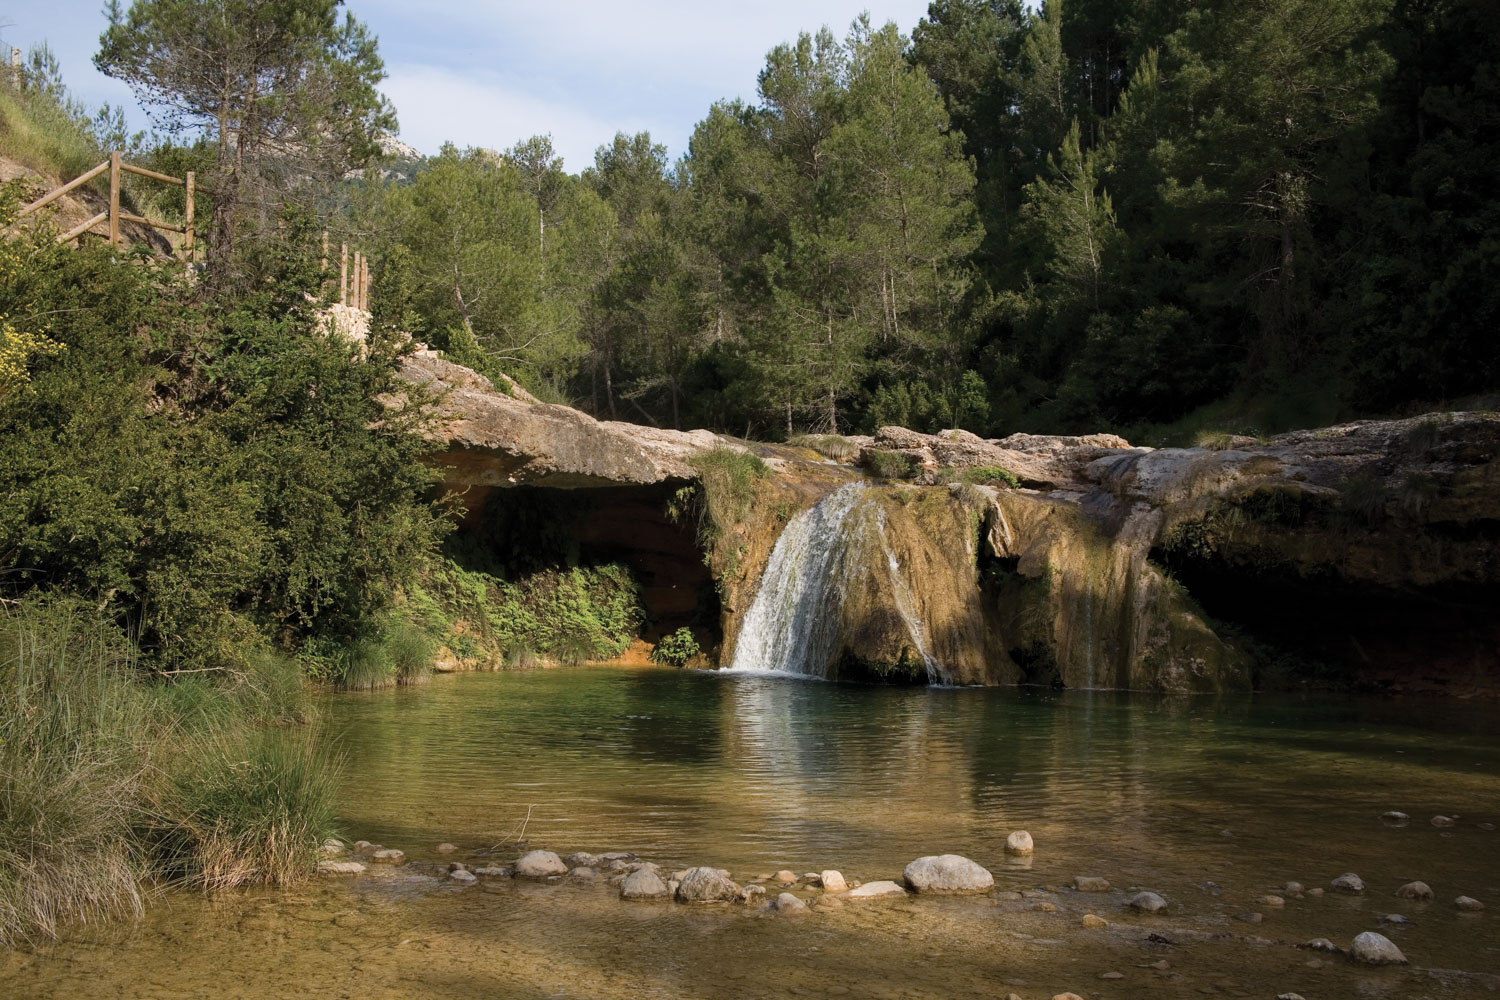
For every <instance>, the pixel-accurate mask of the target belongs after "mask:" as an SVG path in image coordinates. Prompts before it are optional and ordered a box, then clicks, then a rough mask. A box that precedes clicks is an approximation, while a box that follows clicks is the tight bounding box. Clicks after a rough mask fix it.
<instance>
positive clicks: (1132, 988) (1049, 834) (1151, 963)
mask: <svg viewBox="0 0 1500 1000" xmlns="http://www.w3.org/2000/svg"><path fill="white" fill-rule="evenodd" d="M326 709H327V716H328V722H327V725H328V728H329V730H330V734H331V735H332V736H334V737H335V738H337V739H338V740H339V741H340V743H341V745H342V747H343V750H344V752H345V754H346V756H347V758H348V763H347V774H346V778H345V784H344V789H343V810H342V811H343V822H344V826H345V832H346V833H347V834H348V835H350V836H353V837H364V838H368V839H371V840H376V841H380V842H382V843H384V844H386V845H387V846H393V847H401V848H403V849H405V850H406V851H407V852H408V854H409V855H410V856H411V857H412V858H413V859H414V860H416V861H417V862H418V863H417V864H413V865H408V866H405V867H403V868H398V869H390V868H384V867H380V866H377V868H376V870H374V871H373V872H372V873H371V874H370V875H368V876H362V877H359V878H356V879H328V880H323V881H319V882H316V883H314V884H313V885H311V886H309V887H307V888H306V889H303V890H298V891H296V892H291V893H275V892H252V893H234V894H228V895H226V896H224V897H220V898H218V899H215V900H204V899H202V898H201V897H197V896H186V895H168V896H166V897H165V898H163V899H160V900H158V901H157V902H156V903H155V904H154V905H153V906H152V907H151V908H150V910H149V911H148V913H147V916H146V918H145V919H144V920H142V921H140V922H136V923H126V924H119V925H111V926H108V927H103V928H81V929H74V930H72V931H70V932H69V934H68V935H67V936H66V937H65V939H64V940H63V941H62V942H60V943H58V944H56V945H51V946H47V947H44V948H39V949H35V950H31V951H19V952H15V953H10V954H0V996H3V997H10V996H17V997H23V996H24V997H37V998H54V997H55V998H62V997H76V996H91V997H93V996H101V997H102V996H109V997H152V998H165V997H213V998H228V997H235V998H238V997H245V998H260V997H303V996H357V997H362V998H363V997H391V998H397V997H424V998H425V997H454V998H463V1000H471V998H473V1000H477V998H480V997H524V998H532V997H535V998H541V997H578V998H583V997H588V998H591V1000H598V998H611V1000H613V998H621V1000H623V998H627V997H628V998H632V1000H633V998H635V997H641V996H651V997H672V998H677V997H756V998H760V997H783V996H788V995H798V996H803V995H812V996H851V995H852V996H861V997H865V996H870V997H882V998H902V1000H919V998H920V1000H938V998H943V1000H948V998H955V997H975V998H978V997H994V996H1004V995H1006V994H1007V993H1008V992H1011V991H1012V990H1014V991H1015V992H1016V993H1018V994H1019V995H1021V996H1022V997H1024V998H1026V1000H1032V998H1037V997H1040V998H1046V997H1051V996H1053V995H1054V994H1056V993H1060V992H1063V991H1064V990H1072V991H1074V992H1076V993H1079V994H1080V995H1082V996H1085V997H1087V998H1088V1000H1126V998H1134V997H1139V996H1147V995H1149V996H1153V997H1170V998H1196V997H1200V996H1206V995H1212V996H1225V997H1243V998H1251V997H1269V996H1276V995H1278V994H1279V993H1283V992H1289V991H1295V992H1298V993H1301V994H1302V995H1303V996H1306V997H1308V998H1309V1000H1317V998H1319V997H1325V998H1331V997H1355V996H1358V997H1371V998H1390V1000H1396V998H1406V997H1434V998H1437V997H1442V998H1450V997H1451V998H1469V997H1477V996H1496V995H1500V932H1497V929H1496V924H1495V921H1496V920H1497V919H1500V912H1497V911H1500V833H1497V832H1495V831H1492V830H1485V829H1483V828H1482V827H1481V824H1488V823H1500V815H1497V813H1500V735H1497V732H1496V727H1495V726H1494V725H1493V723H1492V722H1491V719H1493V718H1494V714H1495V713H1494V710H1493V708H1492V707H1490V706H1465V705H1461V704H1455V703H1451V702H1427V703H1423V702H1405V703H1391V702H1355V701H1334V700H1329V699H1327V698H1319V699H1316V700H1307V701H1298V700H1289V699H1259V698H1257V699H1251V698H1238V699H1222V700H1203V699H1196V700H1166V701H1163V700H1156V699H1149V698H1139V697H1129V696H1122V695H1115V694H1104V693H1077V694H1075V693H1068V694H1063V695H1055V694H1035V693H1025V692H1021V693H1018V692H1014V691H1002V690H979V689H963V690H951V689H950V690H942V689H895V688H872V687H855V686H840V685H830V684H824V683H821V682H817V681H808V680H799V679H794V678H787V677H767V676H756V675H724V674H708V673H703V674H700V673H691V672H677V671H667V670H623V669H611V668H590V669H583V670H566V671H565V670H556V671H537V672H532V673H515V674H470V675H457V676H448V677H438V678H436V679H434V680H433V682H432V683H431V684H429V685H426V686H424V687H421V688H417V689H412V690H395V691H384V692H375V693H371V694H365V695H340V696H333V697H330V698H329V699H328V701H327V704H326ZM528 805H529V806H531V807H532V809H531V816H530V819H529V821H528V822H527V826H526V840H527V841H528V842H529V845H530V846H533V847H546V848H551V849H556V850H558V851H560V852H566V851H570V850H574V849H592V850H608V849H626V850H633V851H636V852H638V853H640V854H641V855H642V856H643V857H646V858H648V859H651V860H655V861H658V862H661V863H663V864H669V865H677V864H684V865H685V864H690V863H706V864H714V865H719V866H723V867H727V868H730V869H731V870H732V871H733V873H734V875H735V876H736V877H737V878H741V879H743V878H746V877H749V876H753V875H756V874H759V873H763V872H769V871H773V870H775V869H777V868H780V867H790V868H792V869H794V870H796V871H798V872H802V871H808V870H817V869H821V868H825V867H837V868H840V869H842V870H843V871H844V872H845V873H846V874H848V875H850V876H852V877H855V878H860V879H863V880H865V881H869V880H872V879H877V878H889V877H899V875H900V871H901V869H902V867H903V866H904V865H905V863H906V862H907V861H909V860H911V859H912V858H914V857H917V856H919V855H922V854H928V853H939V852H949V851H951V852H955V853H961V854H966V855H969V856H970V857H973V858H975V859H976V860H978V861H980V862H981V863H982V864H984V865H986V866H987V867H989V868H991V869H992V870H993V871H994V872H995V875H996V881H997V888H998V889H999V890H1000V891H999V892H997V893H996V894H995V895H994V896H991V897H984V898H979V899H958V898H953V899H928V898H913V899H908V900H903V901H898V902H894V903H871V904H865V905H862V906H861V905H850V906H847V907H845V908H843V909H838V910H834V911H832V912H828V913H825V912H822V911H821V908H819V909H818V910H817V911H815V912H814V913H812V914H809V915H807V916H806V917H803V918H778V917H774V916H769V915H766V914H763V913H756V912H753V911H751V910H748V909H746V908H743V907H710V908H695V907H687V906H668V905H656V906H651V905H644V906H643V905H630V904H626V903H622V902H621V901H619V900H618V899H617V898H616V894H615V891H614V890H613V888H612V887H610V886H607V885H604V884H599V883H594V884H580V883H574V882H572V881H571V880H569V881H565V882H563V883H561V884H558V885H546V884H538V883H529V882H523V881H519V880H518V881H510V880H498V881H485V882H482V883H481V884H479V885H477V886H475V887H472V888H467V889H465V888H459V887H457V886H454V885H451V884H447V883H445V882H443V881H441V880H439V879H438V878H435V877H433V875H432V874H431V869H430V868H428V867H426V866H424V865H423V864H421V862H422V861H424V860H426V859H431V858H435V857H436V855H435V854H433V848H434V847H435V845H436V844H438V843H439V842H441V841H445V840H448V841H452V842H454V843H456V844H458V845H459V846H460V849H461V851H460V854H459V855H457V856H458V857H462V858H467V859H471V860H478V857H477V856H476V855H477V852H480V851H482V850H484V849H486V848H488V847H490V846H491V845H493V844H495V843H497V842H498V841H500V840H502V839H503V838H505V837H506V836H507V834H511V833H513V832H514V831H515V829H516V827H517V826H518V824H519V823H520V821H521V820H522V818H523V817H525V815H526V811H527V807H528ZM1387 809H1401V810H1404V811H1405V812H1408V813H1410V814H1411V816H1412V823H1411V824H1410V825H1409V826H1407V827H1405V828H1399V829H1392V828H1389V827H1386V826H1385V825H1384V824H1382V823H1381V821H1380V819H1379V816H1380V814H1381V813H1382V812H1384V811H1385V810H1387ZM1435 813H1445V814H1449V815H1452V814H1458V815H1459V816H1460V817H1461V818H1460V819H1459V821H1458V825H1457V826H1455V827H1454V828H1452V829H1449V830H1439V829H1436V828H1434V827H1432V826H1431V825H1430V822H1429V819H1430V817H1431V816H1432V815H1433V814H1435ZM1017 828H1026V829H1028V830H1030V831H1031V832H1032V834H1033V835H1034V836H1035V838H1036V842H1037V853H1036V855H1035V857H1034V858H1033V859H1032V860H1031V861H1030V862H1029V863H1026V864H1022V863H1017V862H1015V861H1012V860H1008V859H1007V858H1006V857H1005V855H1004V853H1003V844H1004V839H1005V836H1006V834H1007V833H1008V832H1009V831H1010V830H1012V829H1017ZM516 853H517V848H516V847H515V845H514V844H513V843H512V844H506V845H504V846H502V847H499V848H498V849H496V850H495V851H494V853H493V854H492V855H488V857H498V858H499V859H500V860H507V859H509V858H510V857H513V856H514V855H515V854H516ZM1346 871H1354V872H1357V873H1359V874H1360V875H1361V876H1362V877H1363V878H1364V880H1365V882H1366V883H1367V885H1368V886H1369V889H1368V891H1367V893H1366V894H1365V895H1364V896H1359V897H1343V896H1335V895H1329V896H1326V897H1324V898H1321V899H1314V898H1311V897H1308V898H1304V899H1288V900H1287V903H1286V906H1285V907H1283V908H1273V907H1268V906H1266V905H1264V904H1262V903H1261V902H1259V900H1260V898H1261V897H1263V896H1264V895H1266V894H1267V893H1268V892H1271V891H1273V890H1275V889H1276V888H1277V887H1279V886H1280V885H1281V884H1282V883H1284V882H1286V881H1287V880H1292V879H1295V880H1297V881H1301V882H1304V883H1306V884H1307V886H1308V887H1313V886H1318V885H1326V884H1327V883H1328V881H1329V880H1331V879H1332V878H1334V877H1335V876H1337V875H1339V874H1341V873H1343V872H1346ZM1077 875H1094V876H1103V877H1105V878H1108V879H1109V880H1110V881H1111V882H1112V883H1113V884H1114V885H1115V887H1116V891H1114V892H1110V893H1103V894H1095V893H1077V892H1072V891H1070V890H1068V889H1066V888H1062V887H1064V886H1066V884H1067V883H1068V882H1069V881H1071V880H1072V878H1073V877H1074V876H1077ZM1417 878H1420V879H1422V880H1424V881H1426V882H1428V883H1429V884H1430V885H1431V886H1432V887H1433V888H1434V889H1435V890H1436V892H1437V896H1438V898H1437V900H1436V901H1435V902H1433V903H1431V904H1414V903H1411V902H1408V901H1404V900H1398V899H1395V898H1394V897H1393V896H1392V893H1393V892H1394V890H1395V888H1396V887H1397V886H1398V885H1400V884H1402V883H1403V882H1406V881H1409V880H1411V879H1417ZM1136 885H1138V886H1142V887H1148V888H1152V889H1155V890H1157V891H1159V892H1162V893H1163V894H1164V895H1166V896H1167V898H1168V899H1169V900H1170V901H1171V910H1170V912H1169V913H1168V914H1167V915H1165V916H1161V917H1145V916H1138V915H1134V914H1131V913H1129V912H1128V911H1127V910H1126V909H1125V908H1124V898H1125V895H1124V892H1123V891H1121V890H1123V889H1124V888H1125V887H1127V886H1136ZM1007 890H1024V891H1025V892H1026V893H1027V894H1028V895H1027V897H1026V898H1024V899H1022V898H1015V897H1009V896H1007V895H1006V891H1007ZM1461 893H1462V894H1466V895H1470V896H1475V897H1478V898H1479V899H1481V900H1484V901H1485V902H1486V903H1487V904H1488V905H1489V907H1490V909H1489V910H1488V911H1487V912H1485V913H1483V914H1479V915H1461V914H1458V913H1456V912H1455V911H1454V910H1453V908H1452V906H1451V901H1452V899H1453V897H1454V896H1457V895H1459V894H1461ZM1040 901H1046V902H1047V903H1048V905H1050V906H1053V907H1055V909H1053V910H1038V909H1035V908H1034V907H1036V906H1037V905H1038V903H1039V902H1040ZM1251 911H1258V912H1261V913H1263V915H1264V919H1263V920H1262V921H1261V922H1259V923H1248V922H1243V921H1241V920H1240V919H1238V918H1239V917H1240V916H1241V915H1243V914H1246V913H1248V912H1251ZM1390 912H1399V913H1402V914H1405V915H1406V916H1408V917H1409V918H1411V919H1412V920H1414V921H1415V924H1414V925H1413V926H1410V927H1402V928H1392V927H1390V926H1387V925H1382V924H1381V923H1380V922H1379V917H1380V915H1381V914H1385V913H1390ZM1085 913H1097V914H1102V915H1104V916H1105V917H1106V918H1107V919H1108V920H1109V921H1110V924H1111V926H1110V927H1108V928H1106V929H1103V930H1085V929H1083V927H1082V925H1081V918H1082V916H1083V914H1085ZM1364 930H1381V931H1382V932H1384V933H1386V934H1387V935H1389V936H1390V937H1391V938H1393V939H1394V940H1395V941H1396V942H1397V943H1398V945H1399V946H1400V947H1401V948H1402V949H1403V950H1404V951H1405V952H1406V954H1407V956H1408V957H1409V958H1410V959H1411V960H1412V965H1411V966H1410V967H1407V968H1399V969H1398V968H1387V969H1369V968H1365V967H1360V966H1355V965H1353V964H1352V963H1349V962H1347V961H1346V960H1344V959H1341V958H1337V957H1329V956H1318V955H1314V954H1312V953H1309V952H1306V951H1302V950H1299V949H1297V948H1294V947H1292V946H1291V945H1292V944H1293V943H1295V942H1300V941H1304V940H1306V939H1308V938H1311V937H1314V936H1326V937H1329V938H1331V939H1333V940H1334V941H1335V942H1336V943H1338V944H1340V945H1345V946H1347V945H1348V943H1349V941H1350V940H1351V939H1352V938H1353V936H1354V935H1355V934H1357V933H1359V932H1360V931H1364ZM1152 935H1154V937H1152ZM1163 940H1169V941H1171V942H1174V943H1172V944H1164V943H1162V941H1163ZM1105 973H1109V974H1111V975H1113V974H1115V973H1119V974H1120V975H1121V976H1123V978H1121V979H1108V980H1105V979H1101V978H1100V977H1101V976H1102V975H1103V974H1105Z"/></svg>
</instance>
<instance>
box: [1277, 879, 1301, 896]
mask: <svg viewBox="0 0 1500 1000" xmlns="http://www.w3.org/2000/svg"><path fill="white" fill-rule="evenodd" d="M1281 891H1282V892H1284V893H1286V894H1287V895H1288V896H1296V895H1299V894H1301V892H1302V883H1301V882H1288V883H1287V884H1286V885H1284V886H1282V887H1281Z"/></svg>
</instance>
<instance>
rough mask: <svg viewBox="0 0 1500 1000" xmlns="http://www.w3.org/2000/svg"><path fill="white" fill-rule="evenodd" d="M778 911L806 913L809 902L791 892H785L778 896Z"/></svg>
mask: <svg viewBox="0 0 1500 1000" xmlns="http://www.w3.org/2000/svg"><path fill="white" fill-rule="evenodd" d="M776 912H777V913H806V912H807V904H806V903H804V902H802V900H800V899H798V898H797V897H796V896H793V895H792V894H791V893H789V892H783V893H782V894H781V895H779V896H777V897H776Z"/></svg>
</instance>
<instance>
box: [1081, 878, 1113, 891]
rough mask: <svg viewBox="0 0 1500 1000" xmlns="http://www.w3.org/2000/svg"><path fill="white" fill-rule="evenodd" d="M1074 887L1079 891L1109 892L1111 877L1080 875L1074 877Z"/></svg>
mask: <svg viewBox="0 0 1500 1000" xmlns="http://www.w3.org/2000/svg"><path fill="white" fill-rule="evenodd" d="M1073 888H1075V889H1077V890H1078V891H1079V892H1108V891H1109V879H1107V878H1096V877H1094V876H1092V875H1079V876H1077V877H1076V878H1074V879H1073Z"/></svg>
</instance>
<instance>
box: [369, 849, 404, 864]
mask: <svg viewBox="0 0 1500 1000" xmlns="http://www.w3.org/2000/svg"><path fill="white" fill-rule="evenodd" d="M405 859H406V852H405V851H398V850H396V849H395V848H394V847H382V848H381V849H380V850H378V851H376V852H375V853H374V854H372V855H370V860H371V861H378V862H380V863H381V864H383V865H399V864H400V863H401V862H402V861H404V860H405Z"/></svg>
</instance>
